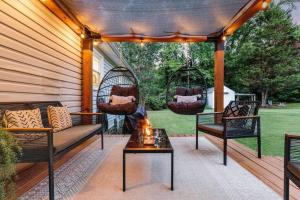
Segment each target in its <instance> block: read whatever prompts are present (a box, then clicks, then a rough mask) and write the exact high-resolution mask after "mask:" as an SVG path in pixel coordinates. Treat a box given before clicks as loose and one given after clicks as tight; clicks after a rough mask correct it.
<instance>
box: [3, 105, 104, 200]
mask: <svg viewBox="0 0 300 200" xmlns="http://www.w3.org/2000/svg"><path fill="white" fill-rule="evenodd" d="M50 105H51V106H62V104H61V103H60V102H58V101H49V102H6V103H2V102H0V122H2V118H3V114H4V112H5V111H6V110H31V109H35V108H39V109H40V111H41V117H42V122H43V126H44V127H47V128H7V129H5V128H4V130H6V131H7V132H9V133H11V134H13V135H14V136H15V137H16V138H17V140H18V141H19V143H20V145H21V147H22V155H21V157H20V158H19V159H18V162H20V163H30V162H48V172H49V199H50V200H54V169H53V162H54V160H55V159H57V158H59V157H60V156H62V155H64V154H65V153H67V152H69V151H70V150H72V149H73V148H75V147H76V146H78V145H79V144H81V143H82V142H84V141H86V140H87V139H89V138H91V137H92V136H94V135H96V134H98V135H99V134H100V135H101V148H102V149H103V131H102V126H101V124H99V123H97V122H98V121H100V120H96V123H95V124H88V125H82V124H81V120H80V118H79V120H78V118H77V120H73V119H72V120H73V126H72V127H71V128H68V129H65V130H62V131H59V132H56V133H53V131H52V128H51V127H49V123H48V115H47V107H48V106H50ZM71 115H78V116H97V117H99V116H100V115H101V113H84V112H79V113H71ZM74 125H75V126H74Z"/></svg>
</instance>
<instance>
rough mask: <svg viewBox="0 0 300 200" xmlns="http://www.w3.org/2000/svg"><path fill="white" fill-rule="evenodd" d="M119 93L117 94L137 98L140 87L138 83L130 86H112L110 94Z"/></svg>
mask: <svg viewBox="0 0 300 200" xmlns="http://www.w3.org/2000/svg"><path fill="white" fill-rule="evenodd" d="M112 95H117V96H134V97H135V98H137V96H138V88H137V87H136V85H132V86H128V87H121V86H118V85H114V86H113V87H112V88H111V92H110V96H112Z"/></svg>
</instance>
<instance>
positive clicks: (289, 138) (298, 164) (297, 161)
mask: <svg viewBox="0 0 300 200" xmlns="http://www.w3.org/2000/svg"><path fill="white" fill-rule="evenodd" d="M289 180H291V181H292V182H293V183H295V185H297V186H298V187H299V188H300V135H288V134H286V135H285V146H284V200H288V199H289Z"/></svg>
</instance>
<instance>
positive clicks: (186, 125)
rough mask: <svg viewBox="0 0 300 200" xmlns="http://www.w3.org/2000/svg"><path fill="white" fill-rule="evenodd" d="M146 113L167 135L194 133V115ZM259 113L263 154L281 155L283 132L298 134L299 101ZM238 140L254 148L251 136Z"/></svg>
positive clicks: (299, 122) (299, 124)
mask: <svg viewBox="0 0 300 200" xmlns="http://www.w3.org/2000/svg"><path fill="white" fill-rule="evenodd" d="M208 111H210V110H208ZM148 115H149V118H150V120H151V123H152V124H153V126H154V127H158V128H165V129H166V131H167V133H168V134H169V135H174V134H194V133H195V123H196V122H195V120H196V119H195V116H185V115H177V114H174V113H173V112H171V111H169V110H161V111H148ZM259 115H260V116H261V123H262V124H261V127H262V149H263V154H264V155H273V156H282V155H283V146H284V133H299V134H300V103H293V104H287V106H286V107H283V108H262V109H260V112H259ZM238 141H239V142H241V143H242V144H245V145H246V146H248V147H250V148H252V149H256V140H255V139H253V138H249V139H239V140H238Z"/></svg>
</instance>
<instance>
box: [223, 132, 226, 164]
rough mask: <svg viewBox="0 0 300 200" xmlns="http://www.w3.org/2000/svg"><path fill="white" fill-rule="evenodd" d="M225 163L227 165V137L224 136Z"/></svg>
mask: <svg viewBox="0 0 300 200" xmlns="http://www.w3.org/2000/svg"><path fill="white" fill-rule="evenodd" d="M223 164H224V165H225V166H226V165H227V139H226V138H224V147H223Z"/></svg>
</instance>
